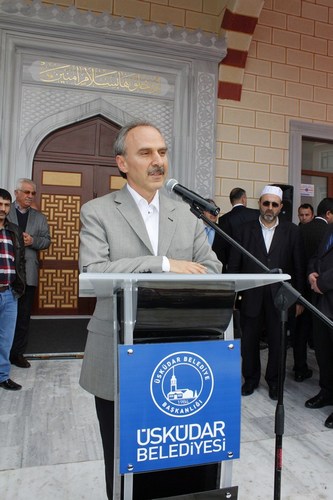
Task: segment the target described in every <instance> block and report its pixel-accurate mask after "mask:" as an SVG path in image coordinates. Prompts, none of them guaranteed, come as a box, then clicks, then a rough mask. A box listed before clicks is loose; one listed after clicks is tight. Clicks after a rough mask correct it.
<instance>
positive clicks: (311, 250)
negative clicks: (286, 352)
mask: <svg viewBox="0 0 333 500" xmlns="http://www.w3.org/2000/svg"><path fill="white" fill-rule="evenodd" d="M301 206H302V205H301ZM332 222H333V198H324V199H323V200H321V202H320V203H319V205H318V207H317V215H316V217H315V218H314V219H313V220H311V221H310V222H308V223H303V224H300V225H299V231H300V235H301V240H302V242H303V244H304V250H305V257H306V264H308V263H309V260H310V258H311V257H313V255H314V254H315V253H316V251H317V249H318V247H319V244H320V242H321V240H322V238H323V236H324V234H325V233H326V231H327V225H328V224H331V223H332ZM305 298H307V299H308V300H310V301H311V290H310V287H309V285H308V286H307V288H306V290H305ZM313 343H314V340H313V326H312V314H311V312H310V311H309V310H308V309H305V310H304V312H303V314H301V315H300V316H298V317H297V318H296V322H295V329H294V333H293V352H294V369H295V380H296V382H303V380H305V379H307V378H310V377H311V376H312V370H310V369H309V367H308V365H307V346H308V344H310V345H311V346H312V345H313Z"/></svg>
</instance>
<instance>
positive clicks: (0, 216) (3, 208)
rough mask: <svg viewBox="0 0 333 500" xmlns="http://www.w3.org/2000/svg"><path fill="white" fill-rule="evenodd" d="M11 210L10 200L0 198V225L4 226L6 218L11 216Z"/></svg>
mask: <svg viewBox="0 0 333 500" xmlns="http://www.w3.org/2000/svg"><path fill="white" fill-rule="evenodd" d="M9 210H10V200H4V199H3V198H2V197H1V196H0V225H1V226H3V225H4V222H5V218H6V217H7V215H8V214H9Z"/></svg>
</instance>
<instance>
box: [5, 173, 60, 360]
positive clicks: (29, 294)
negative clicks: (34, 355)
mask: <svg viewBox="0 0 333 500" xmlns="http://www.w3.org/2000/svg"><path fill="white" fill-rule="evenodd" d="M35 196H36V184H35V183H34V182H33V181H32V180H31V179H18V181H17V183H16V189H15V200H14V203H12V205H11V209H10V212H9V215H8V220H9V221H11V222H14V224H17V225H18V226H19V227H20V228H21V230H22V231H23V239H24V247H25V260H26V264H25V270H26V277H27V283H26V288H25V292H24V294H23V295H22V297H20V298H19V301H18V309H17V321H16V328H15V335H14V341H13V345H12V348H11V351H10V361H11V363H12V364H13V365H16V366H19V367H20V368H29V367H30V363H29V361H28V360H27V359H26V358H25V357H24V356H23V354H24V353H25V351H26V347H27V344H28V335H29V324H30V315H31V309H32V305H33V301H34V296H35V291H36V288H37V285H38V271H39V259H38V253H39V251H40V250H45V249H46V248H48V247H49V246H50V244H51V237H50V230H49V225H48V223H47V219H46V217H45V215H44V214H42V213H41V212H39V211H38V210H35V209H34V208H32V206H31V205H32V204H33V202H34V201H35Z"/></svg>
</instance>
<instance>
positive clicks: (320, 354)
mask: <svg viewBox="0 0 333 500" xmlns="http://www.w3.org/2000/svg"><path fill="white" fill-rule="evenodd" d="M308 273H309V275H308V279H309V283H310V286H311V290H313V292H314V300H313V303H314V305H315V306H316V307H317V309H319V310H320V311H321V312H322V313H323V314H325V316H327V317H328V318H330V319H331V320H333V225H332V224H330V225H329V226H328V230H327V232H326V233H325V235H324V237H323V239H322V241H321V243H320V245H319V248H318V251H317V253H316V255H315V256H314V257H312V259H311V260H310V262H309V266H308ZM313 327H314V347H315V352H316V358H317V362H318V366H319V386H320V391H319V393H318V394H317V395H316V396H314V397H313V398H311V399H309V400H308V401H306V402H305V406H306V407H307V408H311V409H315V408H323V407H324V406H330V405H333V329H332V328H330V327H329V326H328V325H326V324H325V323H324V322H323V321H321V320H320V319H319V318H318V317H317V316H314V318H313ZM325 426H326V427H328V428H329V429H333V413H331V414H330V415H329V416H328V417H327V419H326V421H325Z"/></svg>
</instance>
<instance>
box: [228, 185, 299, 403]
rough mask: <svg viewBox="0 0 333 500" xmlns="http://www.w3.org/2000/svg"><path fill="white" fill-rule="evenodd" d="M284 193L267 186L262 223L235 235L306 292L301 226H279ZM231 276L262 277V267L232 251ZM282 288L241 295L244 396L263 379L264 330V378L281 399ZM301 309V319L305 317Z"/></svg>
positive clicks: (262, 197) (249, 225)
mask: <svg viewBox="0 0 333 500" xmlns="http://www.w3.org/2000/svg"><path fill="white" fill-rule="evenodd" d="M282 206H283V205H282V190H281V189H280V188H279V187H277V186H266V187H265V188H264V189H263V191H262V193H261V195H260V199H259V210H260V218H258V220H254V221H251V222H248V223H247V224H243V225H242V226H240V228H239V231H238V232H237V233H236V234H235V236H236V240H237V241H238V242H239V243H240V244H241V245H242V246H243V247H244V248H245V249H246V250H248V251H249V252H250V253H251V254H252V255H254V256H255V257H256V258H257V259H258V260H260V261H261V262H262V263H263V264H264V265H265V266H266V267H268V268H269V269H276V268H278V269H282V272H283V273H286V274H290V275H291V277H292V284H293V285H294V286H295V287H296V289H297V290H298V291H299V292H300V293H302V292H303V289H304V285H305V274H304V273H305V265H304V260H303V255H302V252H301V248H300V239H299V231H298V227H297V226H296V225H295V224H293V223H292V222H289V221H283V222H281V223H279V217H278V216H279V213H280V211H281V209H282ZM228 272H229V273H250V274H252V273H261V272H263V271H262V269H261V268H260V266H258V264H257V263H255V262H254V261H253V260H252V259H250V258H249V257H248V256H246V255H244V254H242V253H241V252H240V251H239V250H235V251H233V252H231V254H230V259H229V266H228ZM279 287H280V285H278V284H276V285H267V286H264V287H259V288H255V289H253V290H246V291H244V292H242V300H241V305H240V318H241V331H242V340H241V351H242V373H243V377H244V384H243V386H242V395H243V396H249V395H250V394H252V393H253V391H254V390H255V389H256V388H257V387H258V385H259V381H260V375H261V364H260V335H261V332H262V329H263V327H264V328H265V330H266V332H267V342H268V361H267V367H266V373H265V379H266V382H267V384H268V386H269V397H270V398H271V399H274V400H276V399H277V397H278V369H279V349H280V341H281V326H280V324H281V314H280V312H279V310H278V309H277V308H276V307H275V304H274V298H275V295H276V292H277V291H278V289H279ZM302 309H303V308H302V306H300V305H297V306H296V314H300V313H301V312H302Z"/></svg>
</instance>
